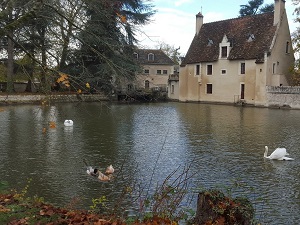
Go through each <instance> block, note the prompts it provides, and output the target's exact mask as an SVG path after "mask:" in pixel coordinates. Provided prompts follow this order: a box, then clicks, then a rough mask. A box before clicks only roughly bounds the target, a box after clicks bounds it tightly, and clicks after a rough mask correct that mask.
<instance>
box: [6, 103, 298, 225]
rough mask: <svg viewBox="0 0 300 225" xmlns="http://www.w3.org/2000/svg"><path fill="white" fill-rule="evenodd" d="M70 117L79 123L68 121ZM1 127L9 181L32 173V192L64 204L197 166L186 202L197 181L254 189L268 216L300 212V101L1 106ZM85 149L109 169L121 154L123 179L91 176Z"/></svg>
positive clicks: (290, 217) (241, 191)
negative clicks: (274, 154) (269, 155)
mask: <svg viewBox="0 0 300 225" xmlns="http://www.w3.org/2000/svg"><path fill="white" fill-rule="evenodd" d="M65 119H72V120H73V121H74V127H73V128H69V129H68V128H65V127H64V126H63V122H64V120H65ZM49 121H54V122H55V123H56V128H49ZM43 128H46V132H43ZM0 135H1V136H0V137H1V138H0V169H1V173H0V181H8V182H9V184H10V185H11V186H12V187H16V188H18V189H22V188H24V186H25V185H26V184H27V180H28V179H29V178H30V179H32V181H31V183H30V185H29V194H30V195H35V194H36V195H38V196H43V197H44V198H45V200H47V201H50V202H52V203H54V204H57V205H60V206H63V205H68V204H71V203H72V202H74V201H75V204H76V205H77V206H80V207H84V208H87V209H88V207H89V206H91V205H92V202H91V199H92V198H99V197H101V196H103V195H105V196H107V197H108V199H109V201H110V203H111V204H113V203H114V202H118V203H120V200H116V198H117V196H120V195H121V193H122V191H123V190H124V188H126V187H129V186H130V187H134V190H135V191H137V192H139V193H144V194H145V193H147V190H149V193H152V192H153V190H154V189H155V187H156V186H157V183H161V182H162V181H163V180H164V179H165V178H166V177H167V176H168V175H169V174H170V173H172V172H173V171H175V170H176V169H178V168H179V170H178V171H180V170H184V168H185V167H187V166H188V167H189V168H190V173H191V174H195V175H194V176H193V177H192V178H190V179H189V190H190V194H189V195H188V196H189V197H194V198H192V199H191V203H190V205H188V201H190V198H189V199H186V200H185V201H184V202H183V204H186V205H188V206H189V207H195V203H196V193H197V190H203V188H220V189H222V190H224V191H228V193H229V194H232V195H233V196H245V197H248V198H249V199H250V200H251V202H252V203H253V204H254V207H255V209H256V218H257V219H258V220H259V221H260V222H262V223H263V224H299V221H300V196H299V192H300V150H299V148H300V147H299V146H300V136H299V135H300V111H298V110H278V109H266V108H240V107H233V106H224V105H206V104H191V103H157V104H140V105H112V104H108V103H79V104H77V103H73V104H57V105H52V106H35V105H21V106H8V107H5V106H2V107H1V108H0ZM265 145H268V146H269V149H270V150H272V149H274V148H276V147H285V148H287V150H288V152H289V153H290V157H292V158H295V161H283V162H282V161H270V160H265V159H264V158H263V152H264V146H265ZM83 159H85V160H86V161H87V162H88V163H89V164H91V165H93V166H97V167H100V168H102V169H104V168H105V167H106V166H108V165H109V164H113V165H114V166H115V168H116V170H117V173H116V177H115V179H114V180H113V181H112V182H110V183H101V182H98V181H97V180H95V179H93V178H92V177H89V176H88V175H87V174H86V172H85V168H86V167H85V165H84V163H83ZM125 198H126V197H124V198H123V199H125ZM76 200H78V202H77V201H76ZM127 207H129V205H127Z"/></svg>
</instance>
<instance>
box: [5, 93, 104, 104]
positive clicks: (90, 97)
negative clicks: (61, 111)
mask: <svg viewBox="0 0 300 225" xmlns="http://www.w3.org/2000/svg"><path fill="white" fill-rule="evenodd" d="M108 100H109V98H108V97H107V96H105V95H103V94H80V95H78V94H53V95H39V94H33V95H31V94H23V95H22V94H12V95H0V104H14V103H18V104H20V103H24V104H26V103H42V104H43V103H55V102H80V101H84V102H95V101H108Z"/></svg>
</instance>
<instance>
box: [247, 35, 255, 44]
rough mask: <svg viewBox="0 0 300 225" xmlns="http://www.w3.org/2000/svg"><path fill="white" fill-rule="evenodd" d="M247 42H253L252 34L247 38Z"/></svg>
mask: <svg viewBox="0 0 300 225" xmlns="http://www.w3.org/2000/svg"><path fill="white" fill-rule="evenodd" d="M247 41H248V42H251V41H255V36H254V34H249V37H248V40H247Z"/></svg>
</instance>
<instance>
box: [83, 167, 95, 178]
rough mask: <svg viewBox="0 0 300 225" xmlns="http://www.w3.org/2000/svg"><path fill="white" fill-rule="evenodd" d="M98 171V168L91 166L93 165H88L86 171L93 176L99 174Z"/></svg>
mask: <svg viewBox="0 0 300 225" xmlns="http://www.w3.org/2000/svg"><path fill="white" fill-rule="evenodd" d="M97 172H98V169H96V168H93V167H91V166H88V167H87V169H86V173H87V174H88V175H91V176H94V177H96V176H97Z"/></svg>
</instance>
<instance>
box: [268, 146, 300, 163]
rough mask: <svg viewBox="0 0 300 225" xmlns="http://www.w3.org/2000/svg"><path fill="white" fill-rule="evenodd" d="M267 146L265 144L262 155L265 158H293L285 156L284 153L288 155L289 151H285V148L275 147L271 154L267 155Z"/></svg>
mask: <svg viewBox="0 0 300 225" xmlns="http://www.w3.org/2000/svg"><path fill="white" fill-rule="evenodd" d="M268 150H269V148H268V146H265V153H264V157H265V158H266V159H274V160H289V161H290V160H294V159H293V158H289V157H286V155H289V153H287V152H286V149H285V148H276V149H275V150H274V151H273V152H272V154H271V155H269V156H267V155H268Z"/></svg>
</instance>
